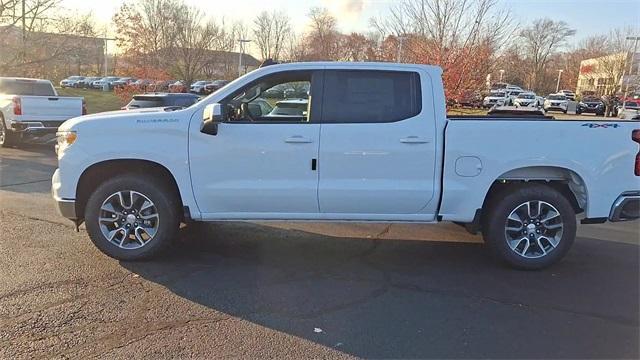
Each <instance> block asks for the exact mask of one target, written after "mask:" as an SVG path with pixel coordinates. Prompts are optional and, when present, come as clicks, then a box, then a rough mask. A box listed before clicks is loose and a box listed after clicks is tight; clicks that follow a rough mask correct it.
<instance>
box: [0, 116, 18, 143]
mask: <svg viewBox="0 0 640 360" xmlns="http://www.w3.org/2000/svg"><path fill="white" fill-rule="evenodd" d="M17 144H18V136H17V134H16V133H14V132H13V131H11V130H9V129H7V127H6V124H5V123H4V118H3V117H2V115H0V147H5V148H6V147H11V146H15V145H17Z"/></svg>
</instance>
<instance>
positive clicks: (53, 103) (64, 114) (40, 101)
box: [20, 96, 83, 120]
mask: <svg viewBox="0 0 640 360" xmlns="http://www.w3.org/2000/svg"><path fill="white" fill-rule="evenodd" d="M20 100H21V102H22V115H23V117H24V119H25V120H26V119H29V120H67V119H70V118H73V117H76V116H80V115H82V101H83V98H81V97H60V96H20Z"/></svg>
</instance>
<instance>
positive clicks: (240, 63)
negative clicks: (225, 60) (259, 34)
mask: <svg viewBox="0 0 640 360" xmlns="http://www.w3.org/2000/svg"><path fill="white" fill-rule="evenodd" d="M249 42H251V40H248V39H238V44H240V52H239V55H238V56H239V57H238V77H240V76H242V56H243V55H244V44H245V43H249Z"/></svg>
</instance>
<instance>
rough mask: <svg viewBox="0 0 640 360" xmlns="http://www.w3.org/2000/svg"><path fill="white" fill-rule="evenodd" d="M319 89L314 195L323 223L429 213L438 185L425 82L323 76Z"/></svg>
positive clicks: (379, 75) (408, 76)
mask: <svg viewBox="0 0 640 360" xmlns="http://www.w3.org/2000/svg"><path fill="white" fill-rule="evenodd" d="M324 89H325V91H324V96H323V101H322V129H321V134H320V139H321V140H320V162H319V169H320V182H319V188H318V197H319V202H320V212H321V213H323V214H325V215H324V218H332V217H341V218H351V219H366V220H374V219H379V220H385V219H386V220H396V219H410V218H411V217H406V216H402V215H401V214H418V213H422V214H425V211H426V212H433V210H434V209H433V210H432V209H431V208H433V207H429V208H427V205H428V204H429V203H431V201H432V198H433V193H434V185H435V181H437V179H438V178H437V176H435V174H436V173H435V164H436V156H435V155H436V128H435V118H434V112H433V108H432V106H431V105H430V104H431V100H430V99H431V97H432V94H431V92H430V91H431V90H430V89H431V84H430V81H429V79H428V78H426V79H425V78H423V79H421V78H420V75H419V73H417V72H401V71H369V70H362V71H342V70H326V71H325V76H324ZM328 89H331V90H330V91H329V90H328ZM423 95H424V96H423ZM423 99H428V102H427V103H425V104H423ZM330 214H341V215H336V216H331V215H330ZM349 214H350V215H349ZM425 218H428V216H427V217H425ZM425 218H422V219H425Z"/></svg>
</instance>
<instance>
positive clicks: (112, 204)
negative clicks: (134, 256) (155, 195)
mask: <svg viewBox="0 0 640 360" xmlns="http://www.w3.org/2000/svg"><path fill="white" fill-rule="evenodd" d="M98 223H99V225H100V230H101V232H102V235H103V236H104V238H105V239H106V240H107V241H109V242H110V243H112V244H114V245H116V246H118V247H120V248H122V249H127V250H135V249H139V248H141V247H143V246H145V245H147V244H148V243H149V242H150V241H151V240H153V237H154V236H155V235H156V233H157V232H158V226H159V225H160V217H159V215H158V209H157V208H156V206H155V204H154V203H153V201H151V200H150V199H149V198H148V197H147V196H146V195H144V194H142V193H140V192H137V191H133V190H124V191H118V192H116V193H113V194H111V195H109V196H108V197H107V199H106V200H105V201H103V202H102V205H101V206H100V217H99V218H98Z"/></svg>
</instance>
